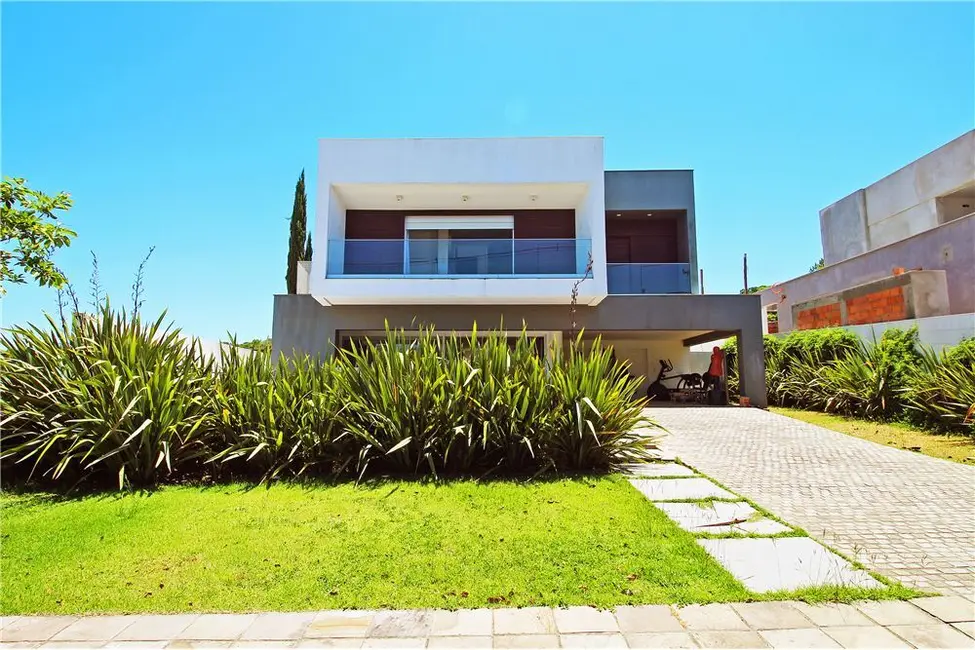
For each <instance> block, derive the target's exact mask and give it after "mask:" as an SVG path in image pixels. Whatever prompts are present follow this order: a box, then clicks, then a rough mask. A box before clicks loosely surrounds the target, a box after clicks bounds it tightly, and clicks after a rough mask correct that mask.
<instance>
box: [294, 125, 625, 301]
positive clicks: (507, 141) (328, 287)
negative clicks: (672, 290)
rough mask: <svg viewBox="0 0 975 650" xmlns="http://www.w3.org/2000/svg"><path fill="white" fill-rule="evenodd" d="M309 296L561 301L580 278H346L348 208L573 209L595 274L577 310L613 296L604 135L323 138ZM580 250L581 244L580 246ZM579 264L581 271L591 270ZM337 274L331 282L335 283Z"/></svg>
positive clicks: (328, 298) (581, 261)
mask: <svg viewBox="0 0 975 650" xmlns="http://www.w3.org/2000/svg"><path fill="white" fill-rule="evenodd" d="M318 162H319V171H318V204H317V210H316V228H315V235H314V256H313V259H312V263H311V271H310V275H309V283H308V289H309V293H310V294H311V295H313V296H314V297H315V298H316V299H317V300H319V302H321V303H323V304H326V305H328V304H334V305H341V304H450V303H471V304H491V303H498V304H505V303H506V304H519V303H523V304H559V303H568V302H569V301H570V300H571V293H572V287H573V285H574V284H575V283H576V282H577V280H578V277H543V278H537V277H534V278H525V277H463V278H423V277H417V278H413V277H403V278H397V277H393V278H376V279H362V278H343V277H336V274H334V273H332V274H330V273H329V269H330V268H333V267H334V261H335V260H333V265H331V266H330V264H329V256H330V255H331V256H333V257H334V256H336V255H342V253H341V252H340V251H341V248H340V247H336V246H334V245H330V242H339V241H341V240H343V239H345V233H346V212H347V211H348V210H401V211H402V210H407V211H408V210H409V209H417V210H442V211H450V210H452V209H456V210H464V211H465V212H468V213H469V212H470V211H476V210H478V209H483V210H493V211H497V210H504V209H511V210H517V209H522V210H530V209H570V208H571V209H573V210H575V215H576V216H575V238H576V239H577V240H581V241H582V242H584V244H583V246H584V248H585V250H586V252H587V253H588V251H590V250H591V253H592V258H593V272H592V276H591V278H590V279H587V280H586V281H585V282H583V283H581V285H580V286H579V296H578V300H579V303H580V304H597V303H598V302H599V301H601V300H602V299H603V298H605V296H606V295H607V279H606V272H605V270H606V234H605V216H604V215H605V213H604V188H603V182H604V181H603V174H604V171H603V169H604V168H603V140H602V138H600V137H557V138H483V139H482V138H458V139H450V138H447V139H370V140H352V139H323V140H320V141H319V161H318ZM580 250H582V247H580ZM585 263H586V260H585V259H579V260H577V270H578V271H581V270H584V268H585ZM330 276H331V277H330Z"/></svg>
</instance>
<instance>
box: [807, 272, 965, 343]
mask: <svg viewBox="0 0 975 650" xmlns="http://www.w3.org/2000/svg"><path fill="white" fill-rule="evenodd" d="M947 297H948V292H947V289H946V283H945V272H944V271H911V272H908V273H903V274H901V275H895V276H892V277H889V278H884V279H882V280H876V281H874V282H868V283H867V284H861V285H860V286H857V287H851V288H849V289H844V290H843V291H840V292H837V293H833V294H830V295H828V296H823V297H821V298H814V299H813V300H809V301H806V302H800V303H796V304H794V305H793V306H792V309H791V311H792V323H793V325H794V329H798V330H809V329H819V328H822V327H837V326H839V325H864V324H867V323H882V322H886V321H894V320H903V319H907V318H927V317H930V316H944V315H947V313H948V299H947Z"/></svg>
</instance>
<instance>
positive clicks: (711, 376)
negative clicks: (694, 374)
mask: <svg viewBox="0 0 975 650" xmlns="http://www.w3.org/2000/svg"><path fill="white" fill-rule="evenodd" d="M723 372H724V351H723V350H722V349H721V348H719V347H718V346H717V345H716V346H714V348H713V349H712V350H711V366H710V367H709V368H708V375H707V377H706V381H705V384H706V385H707V386H708V387H712V386H720V385H721V384H720V381H721V375H722V373H723Z"/></svg>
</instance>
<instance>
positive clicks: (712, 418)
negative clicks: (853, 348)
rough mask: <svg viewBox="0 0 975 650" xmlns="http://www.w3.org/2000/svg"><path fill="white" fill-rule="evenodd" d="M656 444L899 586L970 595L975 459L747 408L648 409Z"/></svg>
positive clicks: (974, 583) (974, 571)
mask: <svg viewBox="0 0 975 650" xmlns="http://www.w3.org/2000/svg"><path fill="white" fill-rule="evenodd" d="M649 413H650V416H651V417H652V418H653V419H654V420H656V421H657V422H658V423H660V424H661V425H663V426H664V427H666V428H667V429H668V431H669V434H667V435H666V436H665V437H664V440H663V443H662V446H663V451H664V452H665V453H668V454H673V455H675V456H677V457H678V458H680V459H681V460H682V461H684V462H686V463H688V464H689V465H692V466H694V467H696V468H697V469H698V470H700V471H701V472H704V473H705V474H708V475H710V476H711V477H712V478H714V479H715V480H717V481H719V482H721V483H723V484H724V485H725V486H727V487H728V488H730V489H731V490H734V491H736V492H738V493H740V494H742V495H743V496H746V497H749V498H751V499H752V500H753V501H755V502H756V503H758V504H759V505H761V506H764V507H765V508H767V509H768V510H770V511H771V512H773V513H774V514H776V515H778V516H779V517H781V518H782V519H784V520H785V521H787V522H790V523H793V524H795V525H797V526H800V527H802V528H804V529H805V530H806V532H807V533H809V534H810V535H811V536H813V537H816V538H818V539H820V540H821V541H823V542H825V543H827V544H829V545H830V546H833V547H834V548H836V549H837V550H838V551H840V552H841V553H845V554H846V555H848V556H850V557H854V558H856V559H857V560H859V561H861V562H862V563H863V564H865V565H867V566H868V567H870V568H872V569H874V570H876V571H878V572H879V573H881V574H883V575H886V576H889V577H891V578H894V579H896V580H899V581H900V582H901V583H903V584H904V585H906V586H911V587H917V588H918V589H922V590H929V591H936V592H939V593H942V594H959V595H963V596H967V597H969V598H972V597H973V596H975V467H971V466H966V465H960V464H958V463H952V462H950V461H946V460H940V459H937V458H931V457H929V456H922V455H921V454H917V453H914V452H909V451H902V450H899V449H894V448H891V447H884V446H882V445H878V444H875V443H872V442H867V441H866V440H861V439H859V438H854V437H852V436H847V435H844V434H842V433H837V432H835V431H830V430H828V429H824V428H822V427H817V426H815V425H812V424H806V423H805V422H800V421H798V420H794V419H792V418H789V417H786V416H783V415H776V414H774V413H768V412H766V411H762V410H760V409H748V408H706V407H682V408H673V407H671V408H663V407H658V408H652V409H649Z"/></svg>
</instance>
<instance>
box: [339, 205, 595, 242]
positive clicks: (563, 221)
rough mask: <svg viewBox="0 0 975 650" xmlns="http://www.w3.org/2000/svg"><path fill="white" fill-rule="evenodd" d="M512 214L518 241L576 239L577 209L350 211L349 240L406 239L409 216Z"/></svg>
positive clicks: (346, 216)
mask: <svg viewBox="0 0 975 650" xmlns="http://www.w3.org/2000/svg"><path fill="white" fill-rule="evenodd" d="M501 214H505V215H508V214H510V215H512V216H514V219H515V232H514V237H515V239H575V236H576V213H575V210H346V212H345V238H346V239H403V236H404V233H405V229H406V217H407V216H414V217H441V216H451V217H454V216H463V215H470V216H472V217H478V216H492V215H501Z"/></svg>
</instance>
